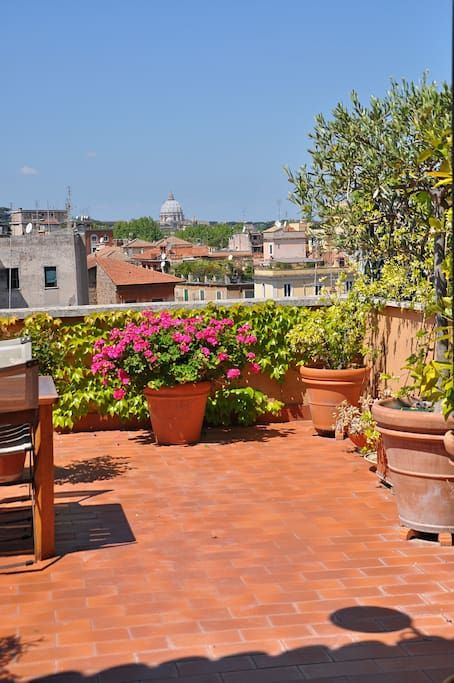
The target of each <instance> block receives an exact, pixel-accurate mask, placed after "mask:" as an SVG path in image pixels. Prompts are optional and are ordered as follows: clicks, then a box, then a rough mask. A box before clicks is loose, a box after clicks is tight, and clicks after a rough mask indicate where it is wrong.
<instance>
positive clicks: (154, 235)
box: [113, 216, 163, 242]
mask: <svg viewBox="0 0 454 683" xmlns="http://www.w3.org/2000/svg"><path fill="white" fill-rule="evenodd" d="M113 236H114V237H115V238H116V239H128V238H129V237H131V236H132V237H137V238H139V239H141V240H147V241H149V242H154V241H156V240H159V239H161V237H162V236H163V235H162V232H161V230H160V229H159V225H158V223H156V221H155V220H153V218H151V217H150V216H142V218H133V219H132V220H130V221H118V223H115V225H114V227H113Z"/></svg>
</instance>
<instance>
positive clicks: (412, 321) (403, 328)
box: [0, 297, 433, 402]
mask: <svg viewBox="0 0 454 683" xmlns="http://www.w3.org/2000/svg"><path fill="white" fill-rule="evenodd" d="M264 301H265V300H264V299H247V300H238V299H232V300H224V301H222V302H219V304H220V305H222V306H223V307H224V306H227V307H229V306H238V305H241V306H253V305H255V304H263V303H264ZM276 303H279V304H282V305H283V306H309V307H319V306H322V305H324V302H323V301H322V300H321V299H320V298H319V297H307V298H287V297H286V298H285V299H280V300H278V301H276ZM206 304H207V302H187V303H183V302H162V303H158V302H153V303H148V304H144V303H140V304H139V303H138V304H115V305H104V306H70V307H54V308H33V309H31V308H26V309H11V310H0V318H1V317H14V318H17V323H16V325H17V326H16V329H17V332H18V334H20V329H21V327H22V323H23V320H24V318H26V317H28V316H29V315H31V314H33V313H48V314H49V315H51V316H52V317H58V318H61V319H62V320H63V322H65V323H72V322H74V323H76V322H78V321H80V320H83V318H84V317H85V316H87V315H89V314H91V313H99V312H105V311H112V312H114V311H127V310H133V311H143V310H149V309H150V308H152V309H153V310H157V311H158V310H178V309H179V310H181V309H182V308H188V309H203V308H205V307H206ZM211 305H216V304H215V303H214V302H212V303H211ZM352 324H354V321H352ZM432 325H433V319H432V318H426V317H425V315H424V312H423V311H422V308H421V306H415V307H411V305H410V304H409V303H408V302H402V303H400V302H387V303H386V304H385V305H383V307H380V308H379V309H377V311H376V312H375V313H374V314H373V316H372V319H371V325H370V327H369V332H368V339H367V343H368V345H370V346H372V347H373V348H374V349H375V350H376V352H377V353H376V354H375V355H376V358H374V359H373V361H372V372H371V377H370V389H371V391H372V392H373V393H376V392H377V391H378V390H379V389H381V388H383V381H382V380H381V379H380V375H381V374H382V373H387V374H390V375H393V376H400V377H401V379H400V380H396V381H395V382H394V384H393V388H397V387H398V386H401V385H402V383H403V382H404V379H405V377H406V373H402V368H403V367H404V365H405V360H406V359H407V358H408V356H409V355H410V354H411V353H413V352H414V351H415V347H416V343H417V332H418V331H419V330H421V329H422V328H424V329H430V328H431V326H432ZM294 380H295V378H294V377H293V375H292V378H289V383H290V384H289V386H288V387H287V388H286V387H285V386H283V385H282V384H278V383H277V382H275V381H273V389H272V394H270V395H273V396H274V397H275V398H278V399H279V400H284V402H288V401H289V397H290V394H291V396H292V400H291V402H298V399H297V396H296V394H297V393H298V387H296V385H295V381H294ZM256 383H257V381H256V380H254V384H256ZM290 385H291V386H290ZM295 387H296V388H295ZM257 388H263V390H265V386H263V387H257ZM267 389H268V390H269V386H268V384H267ZM287 389H288V390H287ZM299 391H301V387H300V389H299ZM289 392H290V393H289Z"/></svg>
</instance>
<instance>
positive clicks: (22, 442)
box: [0, 347, 38, 540]
mask: <svg viewBox="0 0 454 683" xmlns="http://www.w3.org/2000/svg"><path fill="white" fill-rule="evenodd" d="M3 348H5V347H3ZM23 350H24V349H23V348H22V352H23ZM37 418H38V362H37V361H35V360H27V361H25V362H22V363H18V364H15V365H7V366H6V367H0V460H1V459H3V458H4V459H5V461H6V458H9V459H12V457H14V456H16V455H18V454H19V455H21V454H23V455H24V457H23V459H22V467H21V468H20V469H23V465H24V462H25V456H26V454H27V453H28V454H29V462H30V478H29V496H28V497H26V498H25V500H28V499H29V500H30V501H31V515H30V516H29V517H27V518H25V519H24V520H20V521H30V526H31V534H32V537H33V515H34V489H33V471H34V436H33V435H34V428H35V426H36V423H37ZM18 474H20V472H18V471H17V469H16V471H14V468H13V471H8V467H6V468H4V470H3V481H1V480H0V484H1V483H7V482H9V481H14V480H15V479H17V478H18ZM21 500H22V498H21ZM15 522H17V520H15ZM23 537H24V536H21V538H23ZM9 540H18V539H9Z"/></svg>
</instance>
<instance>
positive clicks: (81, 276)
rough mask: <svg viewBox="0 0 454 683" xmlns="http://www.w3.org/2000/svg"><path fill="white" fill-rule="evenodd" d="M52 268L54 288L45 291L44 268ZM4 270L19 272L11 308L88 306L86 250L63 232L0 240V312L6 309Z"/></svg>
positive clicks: (7, 296) (7, 302)
mask: <svg viewBox="0 0 454 683" xmlns="http://www.w3.org/2000/svg"><path fill="white" fill-rule="evenodd" d="M46 266H55V267H56V269H57V287H48V288H46V287H45V283H44V268H45V267H46ZM7 268H18V269H19V289H12V290H11V308H33V307H53V306H80V305H85V304H87V303H88V282H87V264H86V256H85V247H84V244H83V242H82V239H81V237H80V235H78V234H75V233H72V232H70V233H68V232H66V231H62V232H59V233H55V232H54V233H52V234H50V235H40V234H36V233H32V234H31V235H23V236H17V237H12V238H11V239H9V238H2V239H1V240H0V308H3V309H6V308H9V286H8V276H7V270H5V269H7Z"/></svg>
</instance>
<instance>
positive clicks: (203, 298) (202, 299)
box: [199, 289, 205, 301]
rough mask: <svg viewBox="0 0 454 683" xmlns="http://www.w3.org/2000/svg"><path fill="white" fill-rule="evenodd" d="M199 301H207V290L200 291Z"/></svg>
mask: <svg viewBox="0 0 454 683" xmlns="http://www.w3.org/2000/svg"><path fill="white" fill-rule="evenodd" d="M199 299H200V301H205V290H204V289H199Z"/></svg>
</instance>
